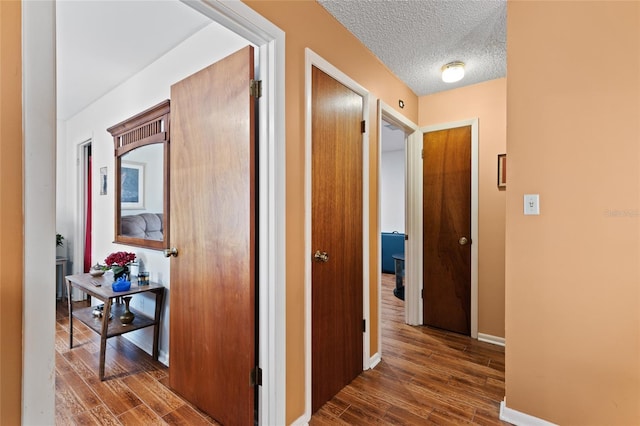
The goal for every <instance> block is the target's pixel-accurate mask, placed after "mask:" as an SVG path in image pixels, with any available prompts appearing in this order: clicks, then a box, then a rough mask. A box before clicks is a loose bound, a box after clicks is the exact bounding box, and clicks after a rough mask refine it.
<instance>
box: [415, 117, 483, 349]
mask: <svg viewBox="0 0 640 426" xmlns="http://www.w3.org/2000/svg"><path fill="white" fill-rule="evenodd" d="M462 126H471V242H472V243H471V313H470V314H471V337H473V338H474V339H477V338H478V246H479V242H480V241H479V240H478V148H479V147H478V119H477V118H472V119H469V120H460V121H453V122H450V123H443V124H437V125H434V126H427V127H422V128H420V131H421V132H422V133H427V132H436V131H438V130H445V129H453V128H456V127H462ZM420 148H421V149H422V147H420ZM420 163H422V160H420ZM420 168H421V167H420ZM415 169H416V168H415V167H414V168H413V171H414V172H415V171H416V170H415ZM412 179H415V180H416V181H417V180H418V179H419V180H420V186H422V175H420V176H419V177H418V176H416V175H414V176H412ZM412 201H413V202H414V203H415V204H418V205H420V206H421V205H422V198H420V199H419V200H412ZM415 204H414V206H413V208H414V209H415V208H416V207H418V206H416V205H415ZM420 220H421V221H422V220H423V215H422V214H420ZM405 273H406V269H405ZM422 284H423V282H422V281H420V287H421V288H420V290H422ZM419 303H420V305H421V306H422V309H424V304H423V303H422V299H420V300H419ZM420 323H422V318H420Z"/></svg>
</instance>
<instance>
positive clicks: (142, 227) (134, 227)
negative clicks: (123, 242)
mask: <svg viewBox="0 0 640 426" xmlns="http://www.w3.org/2000/svg"><path fill="white" fill-rule="evenodd" d="M163 149H164V147H163V145H162V144H160V143H155V144H153V145H145V146H142V147H140V148H136V149H134V150H132V151H129V152H127V153H126V154H125V155H123V156H121V157H120V235H123V236H126V237H134V238H143V239H145V240H158V241H162V239H163V226H162V219H163V202H164V195H163V194H164V188H163V187H162V186H163V182H164V173H163V172H164V170H163V165H164V162H163V158H164V155H163Z"/></svg>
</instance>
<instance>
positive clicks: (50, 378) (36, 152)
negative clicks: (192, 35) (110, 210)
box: [3, 1, 56, 425]
mask: <svg viewBox="0 0 640 426" xmlns="http://www.w3.org/2000/svg"><path fill="white" fill-rule="evenodd" d="M21 3H22V5H21V6H19V7H21V8H22V12H21V19H22V22H21V24H22V55H21V58H22V102H23V103H22V123H21V124H22V129H23V134H22V143H23V146H22V154H23V156H22V165H23V169H22V170H23V176H22V181H21V184H22V185H23V186H22V188H23V199H22V206H20V207H22V211H23V221H24V222H23V224H16V226H19V227H20V228H21V231H22V232H23V239H24V246H23V247H22V251H23V252H22V255H23V265H22V267H23V285H22V289H21V290H22V294H21V296H22V304H23V306H22V318H21V320H22V330H21V331H22V344H21V350H22V366H21V367H22V371H21V373H22V376H21V377H22V395H21V397H22V398H21V401H22V403H21V413H22V419H21V420H22V424H24V425H41V424H54V421H55V326H54V324H55V317H56V308H55V303H54V300H55V297H56V294H55V293H56V283H55V279H56V278H55V275H54V274H53V273H52V271H55V256H56V248H55V246H54V245H53V236H54V234H55V233H56V220H55V218H56V199H55V197H56V194H55V190H56V164H55V159H56V114H55V112H56V92H55V88H56V80H55V71H56V66H55V65H56V57H55V3H54V2H39V1H36V2H32V1H22V2H21ZM19 19H20V18H19ZM52 35H53V36H52ZM13 142H15V143H20V141H19V140H15V141H13ZM6 243H8V242H6ZM3 279H4V278H3ZM19 285H20V284H18V283H15V284H12V287H15V286H19ZM15 320H16V322H18V321H20V319H18V318H16V319H15Z"/></svg>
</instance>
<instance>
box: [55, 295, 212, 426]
mask: <svg viewBox="0 0 640 426" xmlns="http://www.w3.org/2000/svg"><path fill="white" fill-rule="evenodd" d="M76 303H77V304H79V305H83V306H85V305H86V303H85V302H76ZM74 309H75V308H74ZM56 313H57V318H56V425H145V426H146V425H167V424H169V425H217V424H218V423H216V422H215V421H214V420H213V419H211V418H210V417H209V416H207V415H206V414H204V413H202V412H200V411H198V410H197V409H196V408H195V407H193V406H192V405H191V404H189V403H188V402H187V401H185V400H184V399H182V398H181V397H180V396H178V395H176V394H175V393H173V392H172V391H171V390H170V389H169V387H168V379H169V374H168V373H169V370H168V368H167V367H165V366H164V365H163V364H161V363H160V362H157V361H154V360H153V358H152V357H151V356H150V355H148V354H147V353H146V352H144V351H142V350H141V349H140V348H138V347H137V346H135V345H134V344H133V343H131V342H129V341H128V340H126V339H125V338H123V337H120V336H119V337H113V338H110V339H108V340H107V354H106V361H105V376H106V377H105V380H104V381H103V382H101V381H100V379H99V378H98V362H99V358H100V336H98V334H97V333H94V332H93V331H92V330H91V329H89V328H88V327H86V326H85V325H84V324H82V323H81V322H80V321H74V322H73V345H74V346H73V349H71V350H70V349H69V316H68V310H67V307H66V305H65V304H64V303H60V302H58V303H57V309H56Z"/></svg>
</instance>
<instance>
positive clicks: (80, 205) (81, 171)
mask: <svg viewBox="0 0 640 426" xmlns="http://www.w3.org/2000/svg"><path fill="white" fill-rule="evenodd" d="M92 142H93V138H92V137H90V138H87V139H85V140H84V141H82V142H80V143H78V144H77V145H76V167H77V170H76V191H77V195H76V200H77V206H76V219H75V224H76V229H75V234H76V235H75V238H74V240H73V242H74V247H75V248H76V249H75V250H74V253H73V271H74V273H76V274H81V273H82V272H83V268H84V266H83V265H84V252H85V239H86V227H87V223H86V222H87V177H88V176H87V170H86V167H87V147H88V146H91V144H92ZM92 222H93V220H92ZM91 244H92V245H93V239H92V240H91ZM76 291H77V290H76ZM77 294H81V293H80V292H78V293H77ZM72 300H73V299H72Z"/></svg>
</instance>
